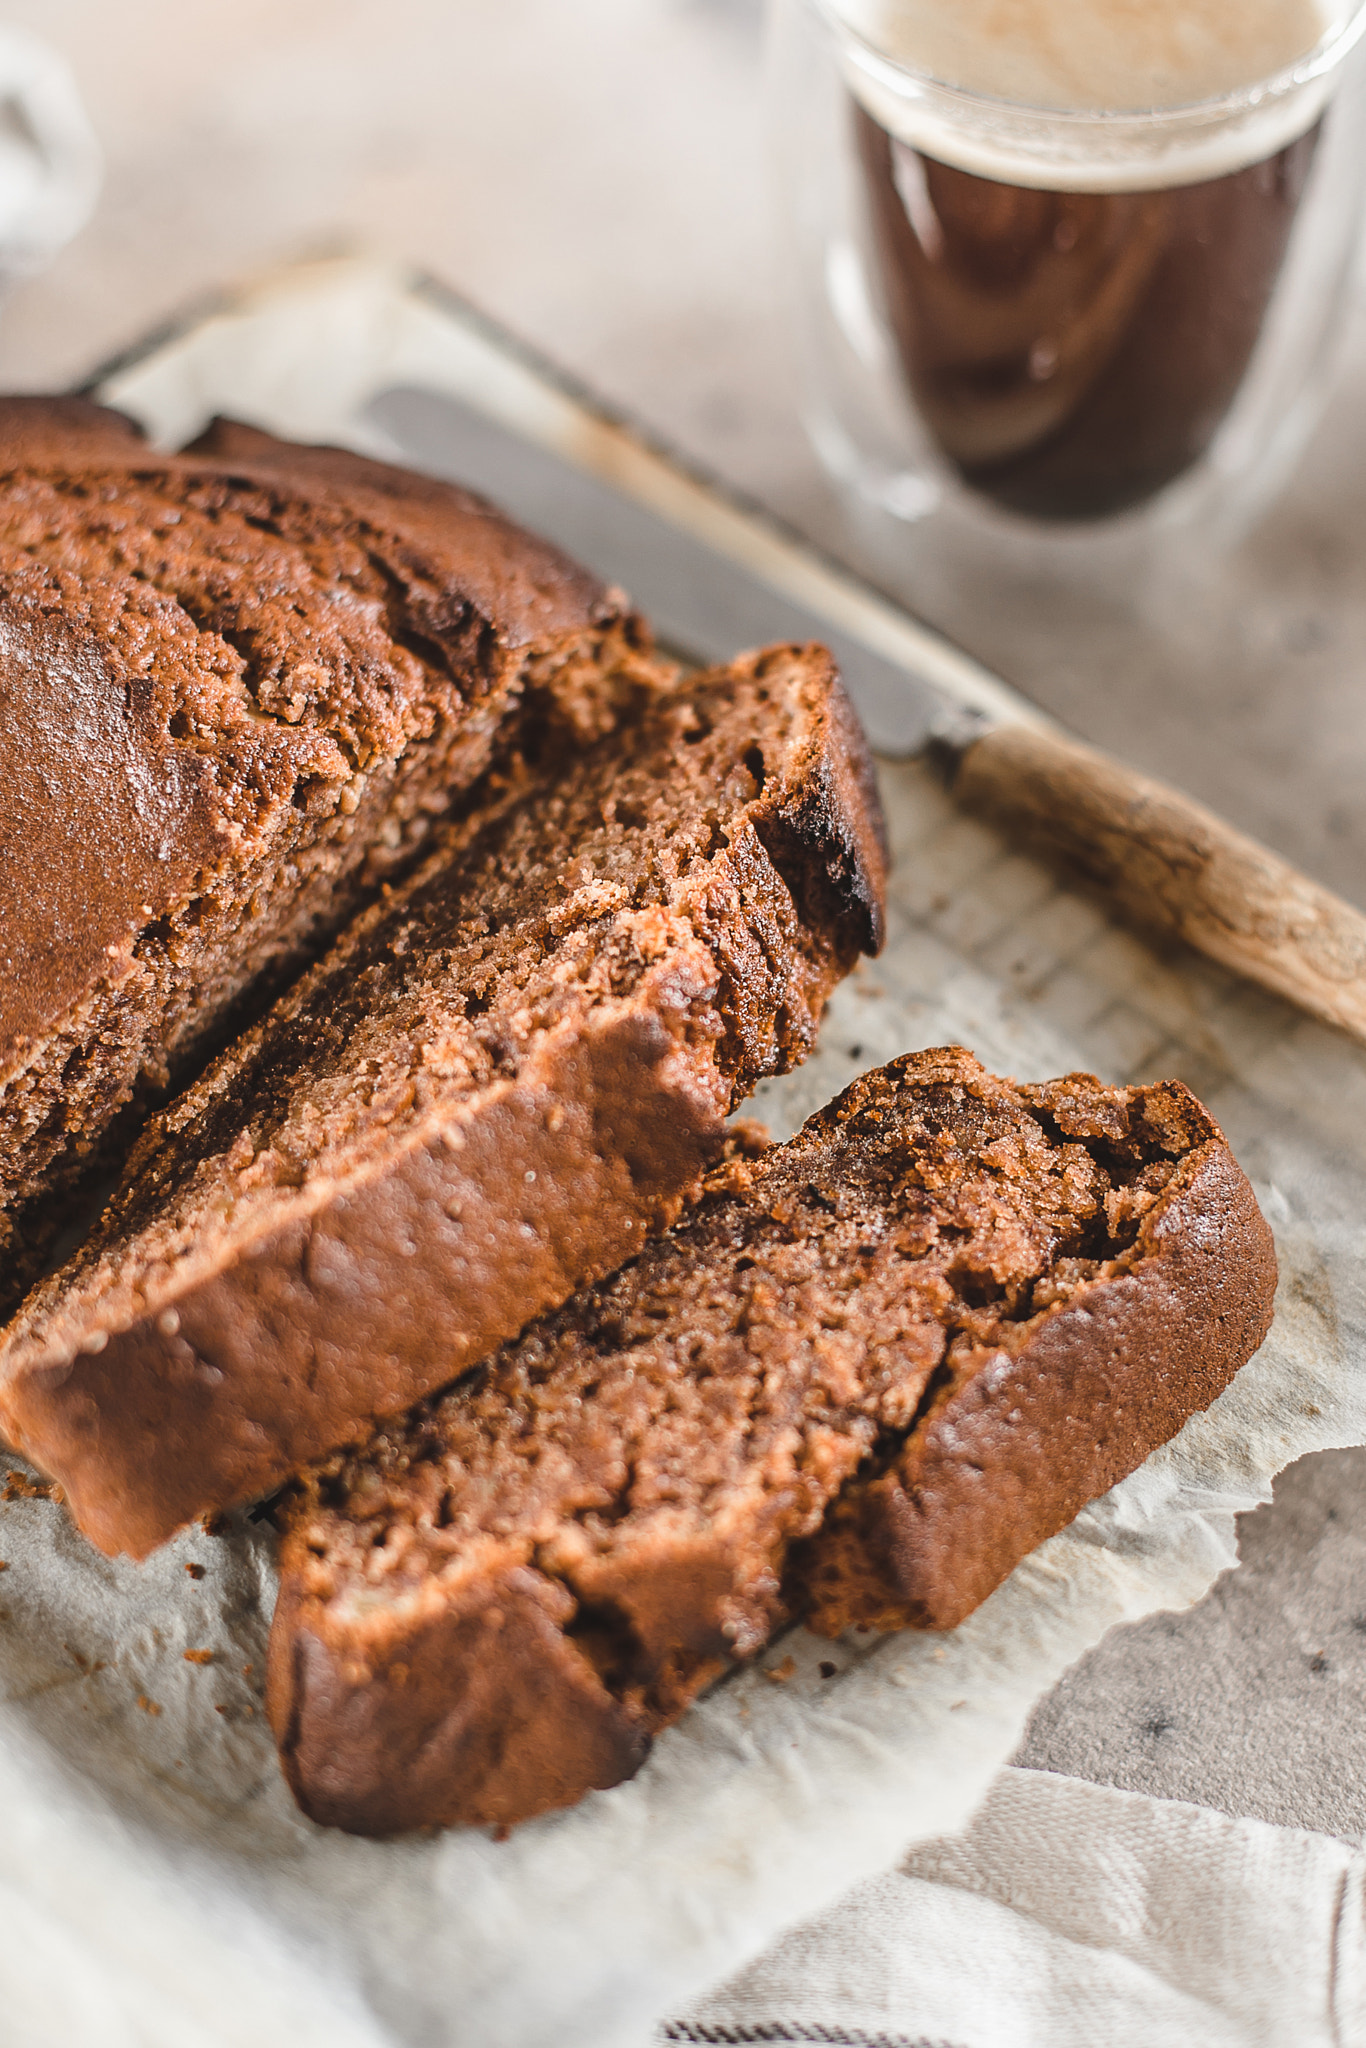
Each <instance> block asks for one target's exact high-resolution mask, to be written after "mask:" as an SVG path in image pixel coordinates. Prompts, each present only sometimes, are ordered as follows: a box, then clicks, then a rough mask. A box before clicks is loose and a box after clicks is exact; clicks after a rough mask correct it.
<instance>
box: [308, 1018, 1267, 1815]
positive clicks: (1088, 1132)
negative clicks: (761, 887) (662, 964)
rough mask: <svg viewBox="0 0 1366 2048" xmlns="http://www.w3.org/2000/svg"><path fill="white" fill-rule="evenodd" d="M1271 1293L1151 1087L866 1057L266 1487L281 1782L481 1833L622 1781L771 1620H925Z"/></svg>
mask: <svg viewBox="0 0 1366 2048" xmlns="http://www.w3.org/2000/svg"><path fill="white" fill-rule="evenodd" d="M1274 1285H1275V1258H1274V1252H1273V1250H1272V1246H1271V1239H1270V1233H1269V1231H1268V1230H1267V1228H1266V1225H1265V1223H1264V1222H1263V1220H1262V1218H1261V1216H1260V1213H1259V1212H1258V1210H1257V1206H1256V1203H1255V1200H1254V1198H1253V1196H1252V1192H1251V1189H1250V1188H1249V1186H1248V1184H1247V1182H1246V1180H1245V1178H1244V1177H1243V1175H1242V1174H1241V1172H1240V1171H1239V1169H1238V1167H1237V1165H1236V1163H1235V1162H1234V1161H1233V1159H1232V1156H1231V1154H1230V1153H1229V1150H1228V1147H1227V1144H1226V1143H1225V1141H1224V1139H1223V1137H1222V1134H1221V1133H1220V1132H1219V1129H1218V1127H1217V1125H1216V1124H1215V1123H1214V1121H1213V1119H1212V1118H1210V1117H1209V1115H1208V1114H1207V1112H1206V1111H1205V1110H1204V1109H1203V1108H1202V1107H1201V1106H1200V1104H1199V1103H1197V1102H1196V1101H1195V1099H1194V1098H1193V1097H1192V1096H1191V1095H1190V1094H1189V1093H1188V1092H1187V1091H1186V1090H1185V1089H1184V1088H1183V1087H1181V1085H1180V1084H1179V1083H1175V1082H1171V1083H1163V1084H1159V1085H1157V1086H1155V1087H1151V1088H1143V1089H1107V1088H1105V1087H1103V1086H1102V1085H1101V1083H1099V1082H1098V1081H1096V1080H1095V1079H1094V1078H1093V1077H1091V1076H1089V1075H1072V1076H1069V1077H1067V1078H1066V1079H1065V1080H1063V1081H1058V1082H1052V1083H1048V1084H1045V1085H1044V1086H1041V1087H1037V1088H1035V1087H1018V1086H1016V1085H1015V1084H1013V1083H1010V1082H1006V1081H1000V1080H997V1079H996V1078H995V1077H993V1076H992V1075H990V1074H987V1073H986V1072H985V1071H984V1070H983V1069H982V1068H981V1067H980V1065H979V1064H978V1063H977V1061H976V1060H974V1059H973V1058H972V1057H971V1055H970V1054H968V1053H966V1052H964V1051H962V1050H961V1049H959V1048H947V1049H942V1050H939V1051H936V1052H929V1053H921V1054H913V1055H908V1056H906V1057H905V1058H903V1059H901V1060H898V1061H894V1062H893V1063H892V1064H891V1066H890V1067H887V1068H884V1069H881V1070H879V1071H878V1072H876V1073H872V1074H868V1075H865V1076H864V1077H863V1078H862V1079H861V1080H860V1081H858V1082H856V1083H855V1084H854V1085H853V1087H852V1088H850V1089H848V1090H847V1091H846V1092H845V1094H844V1095H843V1096H841V1097H840V1098H839V1099H838V1100H837V1101H836V1102H835V1103H833V1104H832V1105H831V1106H830V1107H829V1108H828V1109H826V1110H825V1111H823V1112H821V1114H820V1115H818V1116H816V1117H814V1118H813V1119H812V1120H811V1121H810V1122H809V1123H808V1124H807V1125H806V1127H805V1128H804V1129H803V1130H802V1131H801V1132H800V1133H799V1134H798V1135H797V1137H796V1138H794V1139H793V1140H792V1141H790V1143H789V1144H787V1145H784V1146H781V1147H778V1148H775V1149H774V1150H773V1151H771V1152H769V1153H768V1154H767V1155H766V1156H764V1157H762V1158H760V1159H758V1160H757V1161H753V1162H746V1161H744V1160H732V1161H731V1162H729V1163H728V1164H727V1165H726V1166H725V1167H723V1168H721V1169H719V1170H718V1171H717V1172H716V1173H715V1174H714V1175H713V1177H712V1179H711V1181H710V1183H709V1188H708V1192H707V1194H706V1196H705V1198H704V1200H703V1201H702V1203H701V1205H700V1206H699V1207H698V1208H697V1209H696V1210H695V1211H694V1212H693V1213H692V1214H690V1215H689V1216H688V1217H686V1218H685V1219H684V1220H683V1221H682V1222H680V1223H679V1224H678V1225H677V1226H676V1227H675V1229H674V1230H673V1231H672V1232H671V1233H670V1235H669V1236H668V1237H666V1238H665V1239H663V1240H662V1241H660V1242H658V1243H656V1244H654V1245H651V1246H649V1247H647V1248H646V1250H645V1251H644V1253H643V1254H642V1255H641V1256H640V1257H639V1258H638V1259H637V1260H636V1262H635V1263H634V1265H632V1266H630V1267H627V1268H626V1269H624V1270H623V1271H622V1272H620V1273H618V1274H617V1275H616V1276H614V1278H613V1279H611V1280H608V1281H605V1282H603V1283H601V1284H599V1285H598V1286H597V1287H595V1288H592V1289H590V1290H588V1291H586V1292H585V1293H583V1294H581V1295H579V1296H578V1297H576V1299H575V1300H574V1301H572V1302H570V1303H569V1304H568V1305H567V1306H566V1307H565V1308H564V1309H563V1310H562V1311H560V1313H559V1314H558V1315H555V1316H551V1317H548V1318H546V1319H545V1320H544V1321H542V1322H541V1323H539V1324H537V1325H536V1326H534V1327H533V1328H532V1329H529V1330H528V1331H527V1332H526V1333H525V1334H524V1336H523V1337H522V1338H521V1340H520V1341H519V1342H518V1343H516V1344H512V1345H509V1346H507V1347H506V1348H505V1349H504V1350H503V1352H501V1353H500V1354H499V1355H498V1356H497V1357H496V1358H495V1359H493V1360H491V1361H490V1362H489V1364H488V1365H487V1366H486V1367H484V1368H483V1369H481V1370H480V1371H479V1372H477V1373H474V1374H472V1375H470V1376H469V1377H468V1378H467V1379H466V1380H465V1381H464V1382H462V1383H461V1384H460V1385H458V1386H457V1387H454V1388H452V1389H451V1390H450V1392H449V1393H447V1394H446V1395H445V1396H443V1397H441V1398H440V1399H439V1400H437V1401H434V1402H430V1403H426V1404H424V1405H423V1406H422V1407H421V1408H419V1409H418V1410H417V1411H416V1412H415V1413H414V1415H413V1416H412V1417H410V1418H409V1419H408V1421H407V1422H406V1423H405V1424H404V1425H402V1426H401V1427H397V1428H393V1429H390V1430H387V1431H386V1432H384V1434H383V1435H382V1436H381V1437H380V1438H379V1439H378V1440H377V1441H376V1443H375V1444H374V1445H372V1446H371V1447H370V1448H369V1449H368V1450H367V1451H364V1452H362V1453H360V1454H358V1455H357V1456H354V1457H351V1458H347V1459H337V1460H334V1461H332V1463H331V1464H329V1465H328V1466H326V1467H323V1468H320V1469H319V1470H318V1471H317V1472H315V1473H314V1474H313V1475H311V1477H310V1478H309V1480H308V1482H307V1484H306V1485H305V1486H304V1487H303V1488H302V1489H301V1490H300V1491H299V1492H298V1493H297V1494H296V1495H295V1496H294V1497H293V1498H292V1499H290V1500H288V1501H287V1502H286V1503H285V1505H284V1507H283V1510H282V1522H283V1536H282V1545H281V1593H280V1600H279V1604H278V1606H277V1609H276V1617H275V1622H274V1627H273V1631H272V1637H271V1652H270V1678H269V1693H268V1700H269V1707H270V1713H271V1718H272V1725H273V1726H274V1728H275V1730H276V1734H277V1737H278V1739H279V1742H280V1749H281V1757H282V1762H283V1766H284V1770H285V1773H286V1776H287V1778H288V1780H289V1782H290V1784H291V1786H292V1788H293V1790H294V1792H295V1796H296V1798H298V1800H299V1802H300V1804H301V1805H302V1806H303V1808H304V1810H305V1811H306V1812H307V1813H309V1814H310V1815H312V1816H313V1818H315V1819H317V1820H319V1821H322V1822H326V1823H330V1824H334V1825H338V1826H342V1827H345V1828H348V1829H351V1830H353V1831H355V1832H359V1833H364V1834H386V1833H392V1832H397V1831H401V1830H403V1829H407V1828H412V1827H416V1826H421V1825H427V1824H431V1823H446V1824H450V1823H466V1824H476V1823H477V1824H493V1825H509V1824H511V1823H513V1822H515V1821H517V1820H520V1819H523V1818H526V1817H527V1816H529V1815H531V1814H534V1813H537V1812H541V1811H544V1810H546V1809H547V1808H549V1807H553V1806H556V1805H563V1804H566V1803H568V1802H570V1801H572V1800H573V1799H575V1798H578V1797H580V1796H581V1795H582V1794H583V1793H584V1792H586V1791H587V1790H589V1789H592V1788H594V1787H603V1786H607V1785H609V1784H613V1783H616V1782H618V1781H619V1779H620V1778H622V1777H624V1776H626V1775H629V1774H630V1772H631V1771H633V1770H634V1769H635V1768H636V1767H637V1765H638V1763H639V1761H640V1758H641V1756H642V1755H643V1753H644V1751H645V1750H646V1748H647V1747H648V1745H649V1742H650V1740H651V1739H652V1737H653V1736H654V1734H656V1733H657V1732H658V1731H659V1730H660V1729H661V1728H663V1727H666V1726H667V1725H668V1724H669V1723H670V1722H671V1721H672V1720H674V1719H676V1718H677V1716H678V1714H679V1713H680V1712H681V1711H682V1710H683V1708H684V1707H685V1706H686V1704H687V1703H688V1701H689V1700H690V1699H692V1698H693V1697H694V1696H695V1695H696V1693H697V1692H698V1690H699V1689H700V1688H701V1687H702V1686H703V1685H704V1684H705V1683H707V1682H708V1680H709V1679H711V1678H712V1677H714V1676H715V1675H717V1674H718V1673H719V1672H720V1671H722V1670H724V1669H725V1668H727V1667H728V1666H729V1665H730V1664H731V1663H732V1662H733V1660H734V1659H736V1658H737V1657H745V1656H749V1655H752V1654H753V1653H754V1652H755V1651H756V1650H757V1649H758V1648H760V1647H761V1646H762V1644H763V1643H764V1642H765V1641H767V1640H768V1639H769V1637H770V1635H771V1633H772V1631H773V1629H774V1628H775V1627H776V1626H778V1625H780V1624H781V1623H783V1622H784V1621H786V1620H790V1619H806V1620H808V1621H810V1622H812V1623H813V1624H814V1625H816V1626H817V1627H822V1628H827V1629H829V1628H843V1627H847V1626H850V1625H866V1626H875V1627H899V1626H905V1625H919V1626H936V1627H946V1626H951V1625H953V1624H954V1623H955V1622H956V1621H958V1620H959V1619H961V1618H962V1616H963V1615H964V1614H965V1613H967V1612H968V1611H969V1610H970V1609H971V1608H972V1607H973V1606H975V1605H976V1604H977V1603H978V1602H979V1601H980V1600H982V1599H983V1598H984V1597H985V1596H986V1594H987V1593H988V1592H990V1590H991V1589H992V1587H993V1586H994V1585H996V1584H997V1583H999V1581H1000V1580H1001V1578H1003V1577H1004V1576H1005V1574H1006V1573H1007V1572H1008V1571H1009V1570H1010V1569H1011V1568H1012V1566H1013V1565H1014V1564H1015V1563H1017V1562H1018V1561H1019V1559H1020V1558H1021V1557H1022V1556H1023V1555H1024V1554H1025V1552H1026V1551H1027V1550H1028V1549H1030V1548H1031V1547H1032V1546H1033V1545H1034V1544H1035V1543H1037V1542H1039V1541H1041V1540H1042V1539H1043V1538H1044V1537H1045V1536H1047V1535H1049V1534H1051V1533H1053V1531H1055V1530H1056V1529H1058V1528H1060V1527H1062V1526H1063V1525H1064V1524H1065V1523H1066V1522H1067V1521H1068V1520H1069V1519H1070V1518H1071V1517H1072V1516H1073V1515H1075V1514H1076V1513H1077V1511H1078V1510H1079V1509H1080V1508H1081V1507H1082V1506H1083V1505H1084V1504H1085V1502H1086V1501H1087V1500H1088V1499H1091V1498H1093V1497H1094V1496H1095V1495H1096V1494H1097V1493H1099V1492H1101V1491H1103V1490H1104V1489H1106V1488H1108V1487H1109V1486H1110V1485H1112V1484H1113V1483H1114V1482H1115V1480H1116V1479H1117V1478H1118V1477H1120V1476H1121V1474H1122V1473H1124V1472H1127V1471H1129V1470H1131V1469H1133V1467H1134V1466H1136V1465H1137V1464H1139V1463H1140V1462H1141V1461H1142V1459H1143V1458H1144V1457H1145V1456H1147V1454H1148V1453H1149V1452H1150V1451H1151V1450H1152V1449H1153V1448H1155V1446H1156V1445H1157V1444H1158V1443H1160V1442H1162V1441H1164V1440H1165V1439H1166V1438H1168V1437H1170V1436H1172V1435H1174V1434H1175V1433H1176V1431H1177V1430H1178V1429H1179V1428H1180V1427H1181V1425H1182V1423H1183V1422H1184V1421H1185V1419H1186V1417H1187V1416H1188V1415H1189V1414H1191V1413H1192V1412H1193V1411H1194V1410H1196V1409H1198V1408H1200V1407H1203V1406H1205V1405H1207V1404H1208V1402H1209V1401H1211V1400H1212V1399H1214V1397H1215V1395H1216V1394H1217V1393H1218V1392H1219V1391H1220V1389H1221V1388H1222V1387H1223V1386H1224V1385H1226V1384H1227V1382H1228V1380H1229V1379H1230V1378H1231V1377H1232V1375H1233V1373H1234V1372H1235V1371H1236V1370H1237V1368H1238V1367H1239V1366H1240V1365H1241V1364H1242V1363H1243V1362H1244V1361H1245V1360H1246V1358H1247V1357H1249V1356H1250V1355H1251V1353H1252V1351H1253V1350H1255V1348H1256V1346H1257V1345H1258V1344H1259V1343H1260V1341H1261V1339H1262V1336H1263V1335H1264V1333H1265V1330H1266V1328H1267V1325H1268V1323H1269V1320H1270V1312H1271V1299H1272V1294H1273V1291H1274ZM561 1729H563V1739H562V1740H561V1739H560V1734H559V1731H560V1730H561Z"/></svg>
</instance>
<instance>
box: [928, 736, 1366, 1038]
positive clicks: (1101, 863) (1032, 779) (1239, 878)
mask: <svg viewBox="0 0 1366 2048" xmlns="http://www.w3.org/2000/svg"><path fill="white" fill-rule="evenodd" d="M952 788H953V792H954V795H955V796H956V797H957V798H958V800H959V801H960V802H961V803H962V804H963V805H964V807H965V808H966V809H968V810H971V811H973V812H979V813H982V814H984V815H985V816H987V817H989V818H992V819H994V820H996V821H997V822H998V823H1000V824H1001V825H1003V826H1005V827H1007V828H1008V829H1009V830H1011V831H1012V832H1014V833H1018V834H1020V835H1021V836H1023V837H1025V838H1027V839H1029V840H1030V841H1031V842H1032V843H1033V844H1034V845H1035V846H1036V847H1038V848H1039V849H1040V850H1041V851H1042V852H1044V853H1046V854H1049V855H1051V856H1053V857H1054V858H1055V859H1058V860H1061V861H1062V862H1064V863H1065V864H1066V865H1067V866H1069V867H1071V868H1073V869H1079V870H1080V871H1081V872H1082V874H1084V875H1085V876H1086V877H1087V878H1088V879H1089V880H1091V881H1093V882H1095V883H1097V884H1098V885H1099V887H1100V888H1102V889H1103V890H1104V891H1105V893H1106V894H1107V895H1108V896H1109V897H1110V898H1111V899H1112V900H1114V901H1115V902H1117V903H1118V904H1119V905H1120V906H1121V907H1122V908H1123V909H1124V910H1125V911H1127V912H1128V913H1129V915H1130V916H1131V917H1133V918H1135V919H1137V920H1138V921H1139V922H1140V923H1142V924H1145V925H1147V926H1148V927H1150V928H1152V927H1158V928H1160V929H1163V930H1166V931H1172V932H1177V933H1179V934H1180V936H1181V937H1182V938H1183V939H1185V940H1186V941H1187V942H1188V943H1189V944H1190V945H1192V946H1196V947H1198V948H1199V950H1200V951H1201V952H1202V953H1207V954H1208V955H1209V956H1210V958H1211V959H1213V960H1218V961H1221V962H1222V963H1223V965H1224V966H1225V967H1231V968H1232V969H1233V970H1234V971H1235V973H1238V974H1242V975H1245V976H1246V977H1247V979H1248V980H1249V981H1255V982H1257V983H1259V984H1260V985H1261V987H1263V988H1268V989H1273V990H1274V991H1275V992H1276V994H1277V995H1281V996H1285V997H1287V998H1288V999H1289V1000H1290V1001H1291V1002H1292V1003H1297V1004H1298V1005H1299V1007H1300V1008H1301V1009H1303V1010H1308V1011H1309V1012H1310V1013H1311V1015H1313V1016H1315V1017H1321V1018H1322V1019H1323V1020H1324V1021H1325V1022H1326V1023H1329V1024H1336V1025H1337V1026H1339V1028H1340V1029H1342V1030H1343V1031H1348V1032H1350V1033H1351V1034H1352V1036H1353V1037H1354V1038H1358V1039H1360V1040H1362V1041H1363V1043H1366V916H1363V915H1362V913H1361V912H1360V911H1359V910H1354V909H1353V908H1352V906H1351V904H1350V903H1344V902H1343V900H1342V898H1341V897H1340V896H1335V895H1334V894H1333V893H1332V891H1331V890H1329V889H1324V888H1321V887H1320V886H1319V884H1318V883H1317V882H1312V881H1310V879H1309V877H1308V876H1307V875H1302V874H1301V873H1300V872H1299V871H1298V869H1296V868H1293V867H1291V866H1290V864H1289V862H1287V861H1284V860H1281V859H1280V858H1279V857H1278V856H1277V855H1276V854H1274V853H1271V852H1269V851H1268V850H1267V848H1266V847H1264V846H1259V845H1258V843H1257V841H1256V840H1255V839H1248V838H1246V837H1245V836H1244V834H1243V833H1241V832H1235V831H1234V830H1233V828H1232V826H1230V825H1226V824H1225V823H1224V821H1223V820H1222V819H1221V818H1219V817H1216V815H1215V814H1214V812H1212V811H1207V810H1206V809H1205V808H1204V807H1203V805H1201V804H1197V803H1193V802H1192V801H1191V799H1190V798H1189V797H1185V796H1182V795H1181V793H1180V791H1179V790H1175V789H1169V788H1168V787H1167V786H1166V784H1165V783H1161V782H1154V781H1152V780H1150V778H1149V777H1147V776H1146V775H1139V774H1136V773H1134V772H1133V771H1132V770H1130V769H1127V768H1125V767H1124V766H1123V765H1122V764H1121V763H1120V762H1118V761H1114V760H1112V759H1110V758H1109V757H1108V756H1107V755H1105V754H1100V753H1097V752H1095V751H1094V749H1092V748H1091V747H1087V746H1083V745H1081V744H1080V743H1079V742H1078V741H1076V740H1070V739H1066V738H1064V737H1063V736H1062V735H1060V734H1056V733H1051V732H1039V731H1032V730H1030V729H1028V728H1026V727H1024V726H1015V725H1001V726H993V727H991V728H990V729H989V730H988V731H986V732H985V733H983V735H982V736H981V738H980V739H976V740H973V741H972V742H971V743H970V744H969V745H968V746H967V747H966V748H965V749H964V751H963V752H962V753H961V755H960V756H959V761H958V767H957V769H956V772H954V773H953V775H952Z"/></svg>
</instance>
